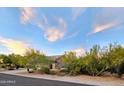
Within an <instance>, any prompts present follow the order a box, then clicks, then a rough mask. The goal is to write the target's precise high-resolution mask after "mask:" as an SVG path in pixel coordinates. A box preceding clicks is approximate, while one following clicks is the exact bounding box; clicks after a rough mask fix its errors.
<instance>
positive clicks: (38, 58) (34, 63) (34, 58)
mask: <svg viewBox="0 0 124 93" xmlns="http://www.w3.org/2000/svg"><path fill="white" fill-rule="evenodd" d="M25 59H26V61H27V71H28V72H30V68H31V69H33V70H37V69H39V68H40V67H42V66H45V65H47V66H48V64H49V63H50V62H51V61H50V60H49V59H48V58H47V57H46V56H45V55H44V54H43V53H40V52H39V51H38V50H34V49H30V50H28V51H27V52H26V53H25Z"/></svg>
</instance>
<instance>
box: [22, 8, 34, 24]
mask: <svg viewBox="0 0 124 93" xmlns="http://www.w3.org/2000/svg"><path fill="white" fill-rule="evenodd" d="M20 10H21V22H22V23H24V24H25V23H28V22H30V21H31V20H32V19H33V17H35V13H34V10H33V8H30V7H25V8H20Z"/></svg>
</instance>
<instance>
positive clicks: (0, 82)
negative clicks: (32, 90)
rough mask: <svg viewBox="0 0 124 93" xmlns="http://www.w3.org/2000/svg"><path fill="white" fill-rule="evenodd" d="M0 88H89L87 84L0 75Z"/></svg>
mask: <svg viewBox="0 0 124 93" xmlns="http://www.w3.org/2000/svg"><path fill="white" fill-rule="evenodd" d="M0 86H89V85H87V84H78V83H70V82H63V81H55V80H47V79H37V78H29V77H22V76H16V75H9V74H2V73H0Z"/></svg>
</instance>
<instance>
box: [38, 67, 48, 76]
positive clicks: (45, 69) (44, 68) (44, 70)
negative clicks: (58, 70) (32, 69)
mask: <svg viewBox="0 0 124 93" xmlns="http://www.w3.org/2000/svg"><path fill="white" fill-rule="evenodd" d="M38 71H39V72H41V73H45V74H50V69H49V68H48V67H45V66H43V67H41V68H40V69H39V70H38Z"/></svg>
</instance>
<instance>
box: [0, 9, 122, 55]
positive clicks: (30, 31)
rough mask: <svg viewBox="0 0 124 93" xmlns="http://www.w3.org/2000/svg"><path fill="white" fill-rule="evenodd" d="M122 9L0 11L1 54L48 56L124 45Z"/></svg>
mask: <svg viewBox="0 0 124 93" xmlns="http://www.w3.org/2000/svg"><path fill="white" fill-rule="evenodd" d="M123 12H124V8H99V7H98V8H85V7H83V8H71V7H70V8H28V7H27V8H0V53H5V54H8V53H16V54H23V53H24V52H25V51H26V49H28V48H34V49H37V50H40V51H43V52H44V53H45V54H47V55H59V54H63V53H64V52H65V51H76V52H80V53H84V52H85V51H87V50H89V48H91V47H92V46H93V45H95V44H99V45H101V46H104V45H107V44H109V43H114V42H117V43H119V44H122V45H123V44H124V39H123V38H124V31H123V30H124V24H123V22H124V14H123Z"/></svg>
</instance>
